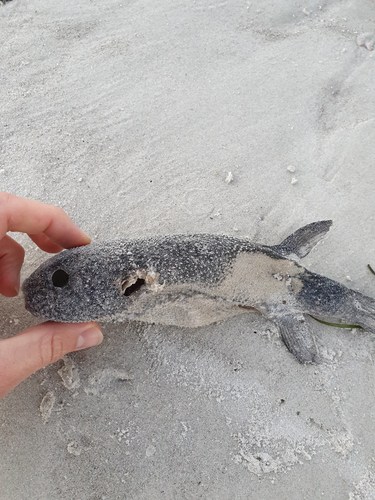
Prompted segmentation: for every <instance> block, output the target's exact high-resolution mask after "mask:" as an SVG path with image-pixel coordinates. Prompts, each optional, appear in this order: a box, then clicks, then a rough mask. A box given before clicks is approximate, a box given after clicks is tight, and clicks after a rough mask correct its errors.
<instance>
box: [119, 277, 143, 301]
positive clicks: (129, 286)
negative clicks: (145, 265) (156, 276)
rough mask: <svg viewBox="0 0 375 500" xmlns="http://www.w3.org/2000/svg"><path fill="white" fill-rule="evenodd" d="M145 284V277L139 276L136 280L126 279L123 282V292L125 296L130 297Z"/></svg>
mask: <svg viewBox="0 0 375 500" xmlns="http://www.w3.org/2000/svg"><path fill="white" fill-rule="evenodd" d="M145 284H146V281H145V280H144V279H143V278H137V279H136V280H135V281H134V279H129V280H125V281H124V282H123V283H122V293H123V294H124V295H125V297H129V295H132V294H133V293H135V292H138V290H140V289H141V288H142V287H143V286H144V285H145Z"/></svg>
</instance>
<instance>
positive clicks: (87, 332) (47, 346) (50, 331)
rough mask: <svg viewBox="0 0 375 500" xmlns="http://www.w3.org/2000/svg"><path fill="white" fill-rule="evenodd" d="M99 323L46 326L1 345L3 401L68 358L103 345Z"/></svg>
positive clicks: (29, 329) (0, 392)
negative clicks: (26, 381)
mask: <svg viewBox="0 0 375 500" xmlns="http://www.w3.org/2000/svg"><path fill="white" fill-rule="evenodd" d="M102 340H103V335H102V333H101V331H100V330H99V328H98V326H97V325H96V324H95V323H78V324H62V323H52V322H48V323H42V324H41V325H37V326H33V327H31V328H28V329H27V330H25V331H24V332H22V333H20V334H19V335H16V336H15V337H12V338H10V339H6V340H1V341H0V397H2V396H5V394H7V393H8V392H9V391H10V390H11V389H13V388H14V387H16V386H17V385H18V384H19V383H20V382H22V380H24V379H25V378H27V377H29V376H30V375H31V374H32V373H34V372H35V371H37V370H39V369H40V368H43V367H45V366H47V365H49V364H50V363H54V362H55V361H57V360H58V359H60V358H62V357H63V356H65V354H67V353H69V352H73V351H77V350H81V349H85V348H86V347H92V346H94V345H98V344H100V343H101V342H102Z"/></svg>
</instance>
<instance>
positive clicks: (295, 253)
mask: <svg viewBox="0 0 375 500" xmlns="http://www.w3.org/2000/svg"><path fill="white" fill-rule="evenodd" d="M331 226H332V221H331V220H322V221H319V222H312V223H311V224H307V226H304V227H301V228H300V229H297V231H295V232H294V233H293V234H291V235H290V236H288V237H287V238H286V239H285V240H284V241H282V242H281V243H280V244H279V245H275V246H273V247H272V248H273V249H274V250H276V252H277V253H279V254H280V255H282V256H283V257H287V258H290V257H291V258H293V257H294V258H295V257H300V258H302V257H305V256H306V255H307V254H308V253H309V252H311V250H312V249H313V248H314V246H315V245H316V244H317V243H319V241H321V239H322V238H323V236H325V234H326V233H327V232H328V231H329V229H330V227H331Z"/></svg>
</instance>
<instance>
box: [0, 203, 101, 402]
mask: <svg viewBox="0 0 375 500" xmlns="http://www.w3.org/2000/svg"><path fill="white" fill-rule="evenodd" d="M8 231H18V232H22V233H26V234H28V235H29V237H30V238H31V239H32V240H33V241H34V243H36V244H37V245H38V247H40V248H41V249H42V250H44V251H46V252H50V253H57V252H60V251H61V250H63V249H64V248H71V247H76V246H82V245H87V244H88V243H90V238H89V236H87V235H86V234H85V233H84V232H83V231H81V229H79V228H78V227H77V226H76V225H75V224H73V222H72V221H71V220H70V218H69V217H68V216H67V215H66V214H65V212H64V211H63V210H62V209H60V208H57V207H54V206H52V205H46V204H44V203H41V202H38V201H33V200H27V199H25V198H20V197H17V196H14V195H11V194H8V193H0V294H2V295H5V296H6V297H14V296H16V295H18V292H19V289H20V270H21V267H22V264H23V260H24V255H25V251H24V249H23V247H22V246H21V245H19V244H18V243H17V242H16V241H15V240H13V239H12V238H11V237H10V236H8V235H7V233H8ZM102 340H103V335H102V333H101V331H100V330H99V327H98V326H97V325H96V324H95V323H78V324H61V323H53V322H47V323H42V324H40V325H36V326H32V327H30V328H27V329H26V330H25V331H23V332H21V333H20V334H19V335H16V336H14V337H11V338H9V339H5V340H0V398H1V397H3V396H5V395H6V394H7V393H8V392H9V391H10V390H11V389H13V388H14V387H16V386H17V385H18V384H19V383H20V382H22V380H24V379H25V378H27V377H28V376H29V375H31V374H32V373H34V372H35V371H37V370H39V369H40V368H43V367H44V366H47V365H49V364H50V363H54V362H55V361H57V360H58V359H60V358H62V357H63V356H64V355H65V354H67V353H69V352H72V351H77V350H80V349H84V348H86V347H92V346H94V345H98V344H100V343H101V341H102Z"/></svg>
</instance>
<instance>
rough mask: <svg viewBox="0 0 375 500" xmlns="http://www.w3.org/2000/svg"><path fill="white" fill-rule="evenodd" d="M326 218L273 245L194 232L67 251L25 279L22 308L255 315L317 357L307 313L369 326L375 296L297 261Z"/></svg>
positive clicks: (193, 321)
mask: <svg viewBox="0 0 375 500" xmlns="http://www.w3.org/2000/svg"><path fill="white" fill-rule="evenodd" d="M331 224H332V221H320V222H313V223H312V224H308V225H307V226H304V227H302V228H301V229H299V230H298V231H296V232H295V233H293V234H292V235H291V236H289V237H288V238H286V239H285V240H284V241H283V242H282V243H280V244H279V245H275V246H265V245H257V244H254V243H251V242H250V241H248V240H246V239H239V238H232V237H230V236H220V235H209V234H196V235H174V236H161V237H153V238H147V239H136V240H119V241H113V242H108V243H93V244H91V245H88V246H85V247H80V248H74V249H71V250H65V251H64V252H62V253H60V254H58V255H56V256H54V257H52V258H51V259H49V260H47V261H46V262H45V263H43V264H42V265H41V266H40V267H39V268H38V269H37V270H36V271H35V272H34V273H33V274H32V275H31V276H30V277H29V278H28V279H27V280H26V281H25V282H24V284H23V291H24V294H25V304H26V308H27V309H28V310H29V311H30V312H31V313H33V314H34V315H36V316H39V317H42V318H45V319H49V320H54V321H63V322H80V321H90V320H104V321H105V320H117V321H121V320H129V319H130V320H138V321H146V322H149V323H158V324H164V325H176V326H180V327H200V326H203V325H208V324H210V323H215V322H218V321H222V320H225V319H226V318H229V317H231V316H235V315H237V314H244V313H248V312H256V311H257V312H260V313H261V314H263V315H264V316H266V317H267V318H269V319H270V320H272V321H273V322H274V323H275V324H276V325H277V326H278V327H279V330H280V333H281V336H282V339H283V341H284V343H285V345H286V346H287V348H288V349H289V351H290V352H292V353H293V354H294V355H295V356H296V358H297V359H298V360H299V361H300V362H302V363H309V362H310V363H311V362H314V361H316V360H317V350H316V346H315V342H314V338H313V335H312V333H311V331H310V328H309V324H308V321H307V318H306V315H311V316H313V317H315V318H318V319H322V320H326V321H330V322H335V323H340V322H342V323H355V324H357V325H360V326H362V327H363V328H365V329H367V330H369V331H371V332H374V333H375V300H374V299H372V298H370V297H367V296H365V295H362V294H361V293H359V292H356V291H354V290H350V289H349V288H347V287H345V286H344V285H341V284H340V283H338V282H336V281H333V280H331V279H329V278H326V277H324V276H321V275H319V274H315V273H312V272H311V271H308V270H307V269H305V268H304V267H302V266H300V265H299V264H298V263H297V262H296V261H295V259H298V258H302V257H305V256H306V255H307V254H308V253H309V252H310V250H311V249H312V248H313V247H314V246H315V245H316V244H317V243H318V242H319V241H320V240H321V239H322V237H323V236H324V235H325V234H326V233H327V231H328V230H329V228H330V226H331Z"/></svg>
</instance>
